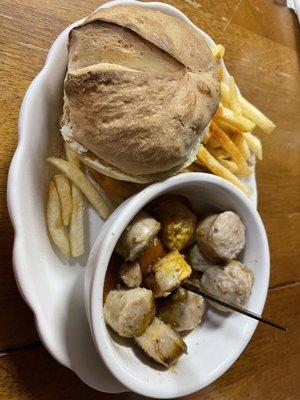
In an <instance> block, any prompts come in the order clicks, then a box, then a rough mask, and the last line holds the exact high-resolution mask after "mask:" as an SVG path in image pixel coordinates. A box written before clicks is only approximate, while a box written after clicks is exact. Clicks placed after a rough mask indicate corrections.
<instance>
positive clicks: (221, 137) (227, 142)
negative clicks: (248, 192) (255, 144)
mask: <svg viewBox="0 0 300 400" xmlns="http://www.w3.org/2000/svg"><path fill="white" fill-rule="evenodd" d="M210 130H211V132H212V137H213V138H214V139H215V140H216V141H217V142H219V143H220V145H221V146H222V147H223V148H224V149H225V150H226V151H227V153H228V154H229V156H230V157H231V158H232V160H233V161H234V162H235V163H236V165H237V166H238V168H239V174H240V175H242V176H249V175H250V174H251V173H252V171H251V169H250V168H249V166H248V164H247V161H246V160H245V158H244V157H243V155H242V153H241V152H240V151H239V149H238V148H237V147H236V145H235V144H234V143H233V141H232V140H231V139H230V138H229V137H228V136H227V135H226V133H225V132H224V131H223V129H221V128H220V127H218V125H217V124H216V123H215V122H214V121H212V123H211V124H210Z"/></svg>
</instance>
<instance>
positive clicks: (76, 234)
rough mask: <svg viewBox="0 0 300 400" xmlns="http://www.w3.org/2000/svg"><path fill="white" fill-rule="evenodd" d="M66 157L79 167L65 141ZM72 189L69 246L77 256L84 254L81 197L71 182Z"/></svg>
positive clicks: (78, 161) (77, 159)
mask: <svg viewBox="0 0 300 400" xmlns="http://www.w3.org/2000/svg"><path fill="white" fill-rule="evenodd" d="M65 153H66V159H67V160H68V161H69V162H70V164H73V165H75V166H76V167H78V168H80V159H79V157H78V155H77V153H76V152H75V151H74V150H72V149H71V147H70V146H69V144H68V143H66V142H65ZM71 190H72V215H71V221H70V248H71V253H72V256H73V257H79V256H81V255H82V254H84V251H85V246H84V215H83V214H84V212H83V205H84V202H83V197H82V193H81V191H80V190H79V189H78V187H77V186H76V185H75V184H74V183H71Z"/></svg>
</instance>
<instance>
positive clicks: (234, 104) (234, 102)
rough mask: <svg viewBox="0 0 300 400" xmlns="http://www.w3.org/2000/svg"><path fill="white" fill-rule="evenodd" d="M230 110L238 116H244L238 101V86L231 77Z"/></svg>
mask: <svg viewBox="0 0 300 400" xmlns="http://www.w3.org/2000/svg"><path fill="white" fill-rule="evenodd" d="M229 106H230V107H229V108H231V110H232V111H234V112H236V113H237V114H240V115H241V114H242V108H241V106H240V103H239V99H238V92H237V89H236V84H235V81H234V78H233V76H230V84H229Z"/></svg>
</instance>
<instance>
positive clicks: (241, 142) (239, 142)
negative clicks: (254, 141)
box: [230, 132, 251, 160]
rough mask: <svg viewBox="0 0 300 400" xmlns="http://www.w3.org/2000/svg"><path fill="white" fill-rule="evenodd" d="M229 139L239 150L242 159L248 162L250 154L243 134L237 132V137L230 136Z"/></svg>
mask: <svg viewBox="0 0 300 400" xmlns="http://www.w3.org/2000/svg"><path fill="white" fill-rule="evenodd" d="M230 138H231V140H232V141H233V143H234V144H235V145H236V147H237V148H238V149H239V151H240V152H241V154H242V155H243V157H244V159H245V160H249V158H250V157H251V152H250V149H249V146H248V143H247V141H246V139H245V137H244V134H243V132H239V133H238V134H237V135H232V136H231V137H230Z"/></svg>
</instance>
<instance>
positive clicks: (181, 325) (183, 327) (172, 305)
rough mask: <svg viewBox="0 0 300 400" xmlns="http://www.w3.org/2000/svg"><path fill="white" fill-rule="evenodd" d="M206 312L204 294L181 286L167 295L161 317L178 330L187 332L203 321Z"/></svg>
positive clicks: (161, 308)
mask: <svg viewBox="0 0 300 400" xmlns="http://www.w3.org/2000/svg"><path fill="white" fill-rule="evenodd" d="M204 312H205V300H204V298H203V297H202V296H200V295H198V294H196V293H193V292H190V291H189V290H186V289H183V288H179V289H177V290H176V292H175V293H174V294H173V295H172V296H171V297H167V298H166V299H165V300H164V302H163V303H162V305H161V307H160V310H159V314H158V315H159V317H160V318H161V319H162V320H163V321H164V322H165V323H166V324H168V325H170V326H171V327H172V328H173V329H175V330H176V331H177V332H181V333H187V332H189V331H191V330H192V329H194V328H196V326H197V325H199V324H200V323H201V320H202V317H203V314H204Z"/></svg>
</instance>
